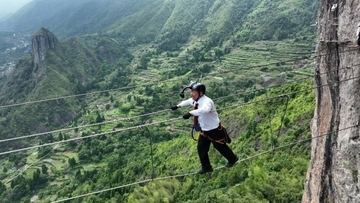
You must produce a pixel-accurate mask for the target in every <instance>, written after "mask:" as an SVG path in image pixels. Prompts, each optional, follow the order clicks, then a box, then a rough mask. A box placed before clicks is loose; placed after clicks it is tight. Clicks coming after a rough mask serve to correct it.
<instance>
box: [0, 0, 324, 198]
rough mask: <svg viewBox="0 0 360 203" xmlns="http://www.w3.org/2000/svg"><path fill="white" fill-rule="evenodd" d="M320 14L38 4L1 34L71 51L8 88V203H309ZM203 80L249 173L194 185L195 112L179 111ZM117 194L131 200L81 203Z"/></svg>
mask: <svg viewBox="0 0 360 203" xmlns="http://www.w3.org/2000/svg"><path fill="white" fill-rule="evenodd" d="M60 2H61V3H60ZM317 6H318V2H311V1H307V0H297V1H292V0H287V1H268V0H255V1H254V0H251V1H250V0H232V1H228V2H226V1H220V0H211V1H205V0H197V1H190V0H186V1H184V0H182V1H178V0H170V1H160V0H143V1H127V0H117V1H115V0H104V1H91V0H86V1H85V0H83V1H76V3H74V2H71V1H55V0H52V1H43V0H34V1H33V2H31V3H30V4H28V5H27V6H26V7H24V8H23V9H22V10H20V11H19V12H17V13H16V14H15V15H14V16H12V17H11V18H9V19H7V20H5V21H3V22H1V25H0V26H1V28H6V29H13V30H19V31H22V32H32V33H35V32H36V31H37V30H38V29H39V27H46V28H47V29H48V30H50V31H51V32H53V33H54V34H55V35H56V36H59V39H61V40H60V42H58V43H57V45H56V46H55V47H54V48H51V49H49V50H48V51H47V52H46V56H45V58H44V61H43V62H42V65H41V66H39V67H37V66H36V65H34V56H35V51H34V50H36V49H33V50H32V51H31V52H30V53H28V54H26V55H25V56H24V57H23V58H22V59H21V60H19V61H18V62H17V64H16V67H15V68H14V70H13V71H12V72H11V74H9V75H5V76H3V77H1V80H0V84H1V87H0V115H1V119H0V125H1V126H0V140H4V139H10V140H11V141H0V145H1V150H0V156H1V162H2V168H1V169H2V173H1V174H0V176H1V180H2V182H1V183H0V198H1V202H22V201H25V202H28V201H29V200H30V199H32V200H33V201H34V202H52V201H56V200H59V201H60V200H62V199H66V198H72V197H74V199H71V200H69V202H231V201H234V202H299V201H300V200H301V195H302V191H303V182H304V181H305V173H306V169H307V166H308V164H309V163H308V160H309V154H310V144H309V143H308V142H300V144H296V143H297V142H299V141H301V140H304V139H308V138H309V137H310V132H309V127H308V126H309V122H310V119H311V117H312V113H313V111H314V96H313V93H312V90H313V89H312V84H311V77H312V68H313V66H314V64H313V61H312V60H311V56H312V52H313V49H314V40H315V31H316V30H315V28H314V27H312V26H310V24H309V22H315V21H316V19H315V17H316V10H317ZM50 11H51V12H50ZM36 13H39V15H35V14H36ZM4 46H7V45H4ZM199 78H202V79H201V81H202V82H203V83H204V84H206V86H207V92H208V95H209V96H210V97H212V98H213V99H214V100H215V103H216V105H217V108H218V109H219V112H220V117H221V120H222V122H223V123H224V124H225V126H227V127H228V130H229V132H230V135H231V136H232V138H233V142H232V143H231V147H232V148H233V149H234V151H235V152H236V153H237V154H238V155H239V157H240V159H241V161H240V162H239V163H238V164H237V165H235V166H234V167H233V168H230V169H219V170H215V171H214V172H213V173H212V174H208V175H205V176H195V175H192V174H191V173H192V172H194V171H197V169H198V167H199V163H198V158H197V154H196V143H195V142H193V140H192V138H191V136H189V134H190V131H189V129H190V128H189V123H188V122H187V121H183V120H182V119H180V118H181V115H182V114H183V113H185V112H186V111H187V110H185V109H184V110H180V111H176V112H170V110H167V109H169V107H170V106H172V105H174V104H176V103H178V102H179V101H180V98H179V96H178V93H179V91H180V90H181V86H182V85H183V84H187V83H188V82H189V81H190V80H197V79H199ZM280 95H281V96H280ZM59 129H60V130H59ZM24 136H25V137H24ZM12 150H19V152H11V151H12ZM10 152H11V153H10ZM210 157H211V161H212V163H213V165H214V167H220V166H223V165H224V164H225V160H224V159H223V158H222V157H221V155H219V154H218V153H217V152H216V151H215V150H214V149H211V150H210ZM20 171H22V172H20ZM188 173H190V174H188ZM179 174H183V175H181V176H179V177H177V178H176V177H174V176H177V175H179ZM187 174H188V175H187ZM152 180H153V181H152ZM138 181H143V182H144V183H141V184H133V185H131V186H126V187H119V186H121V185H126V184H129V183H133V182H138ZM107 188H117V189H113V190H109V191H106V192H105V191H104V192H100V193H99V194H96V195H89V196H84V197H82V198H77V197H76V196H78V195H81V194H87V193H91V192H93V191H101V190H103V189H107Z"/></svg>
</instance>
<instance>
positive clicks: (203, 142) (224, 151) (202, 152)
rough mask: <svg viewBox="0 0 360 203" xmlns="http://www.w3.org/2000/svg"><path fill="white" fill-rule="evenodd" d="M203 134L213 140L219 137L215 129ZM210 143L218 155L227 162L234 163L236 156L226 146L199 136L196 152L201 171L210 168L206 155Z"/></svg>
mask: <svg viewBox="0 0 360 203" xmlns="http://www.w3.org/2000/svg"><path fill="white" fill-rule="evenodd" d="M204 133H205V134H206V135H207V136H208V137H210V138H211V139H213V140H217V139H218V137H219V136H221V135H219V134H218V130H217V129H215V130H211V131H206V132H204ZM211 143H212V144H213V146H214V147H215V149H216V150H217V151H219V152H220V154H221V155H223V156H224V157H225V158H226V159H227V160H228V161H229V162H234V161H235V160H236V155H235V154H234V152H233V151H232V150H231V149H230V147H229V146H228V145H226V144H220V143H217V142H215V141H210V140H209V139H207V138H206V137H204V136H202V135H200V136H199V139H198V144H197V150H198V154H199V158H200V162H201V166H202V168H203V169H210V168H211V167H212V166H211V164H210V160H209V155H208V152H209V149H210V144H211Z"/></svg>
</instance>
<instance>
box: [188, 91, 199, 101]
mask: <svg viewBox="0 0 360 203" xmlns="http://www.w3.org/2000/svg"><path fill="white" fill-rule="evenodd" d="M190 95H191V98H192V99H193V100H197V99H198V98H199V96H200V94H199V92H198V91H195V90H191V92H190Z"/></svg>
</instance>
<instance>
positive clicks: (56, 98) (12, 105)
mask: <svg viewBox="0 0 360 203" xmlns="http://www.w3.org/2000/svg"><path fill="white" fill-rule="evenodd" d="M357 50H358V49H357V48H355V49H349V50H345V51H341V52H337V53H336V54H339V53H346V52H351V51H357ZM333 54H335V53H327V54H319V55H316V56H313V58H317V57H322V56H327V55H333ZM298 60H303V59H302V58H297V59H291V60H286V61H278V62H272V63H267V64H262V65H254V66H249V67H248V68H260V67H264V66H269V65H276V64H279V63H288V62H295V61H298ZM230 72H233V71H230ZM173 79H174V78H172V79H168V80H163V81H161V80H160V81H156V82H151V83H147V84H141V85H133V86H128V87H121V88H115V89H110V90H103V91H94V92H89V93H83V94H75V95H67V96H60V97H54V98H48V99H42V100H36V101H28V102H23V103H16V104H8V105H0V109H2V108H8V107H15V106H22V105H28V104H35V103H41V102H48V101H54V100H59V99H67V98H73V97H80V96H86V95H89V94H98V93H104V92H110V91H117V90H124V89H130V88H135V87H139V86H147V85H155V84H157V83H159V82H166V81H170V80H173Z"/></svg>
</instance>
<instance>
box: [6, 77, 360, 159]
mask: <svg viewBox="0 0 360 203" xmlns="http://www.w3.org/2000/svg"><path fill="white" fill-rule="evenodd" d="M357 78H360V76H357V77H352V78H348V79H344V80H340V81H338V82H345V81H349V80H354V79H357ZM330 84H332V83H327V84H324V85H319V86H315V87H311V88H308V89H305V90H299V91H293V92H290V93H287V94H280V95H276V96H274V97H270V98H267V99H260V100H256V101H252V102H246V103H241V104H236V105H231V106H228V107H223V108H220V109H218V110H224V109H228V108H234V107H239V106H245V105H249V104H253V103H258V102H262V101H267V100H272V99H275V98H279V97H286V96H289V95H293V94H297V93H300V92H306V91H309V90H313V89H317V88H322V87H326V86H329V85H330ZM257 91H259V90H257ZM225 97H228V96H225ZM167 111H170V109H165V110H161V111H157V112H152V113H147V114H144V115H138V116H133V117H129V118H122V119H117V120H112V121H106V122H102V123H96V124H89V125H84V126H79V127H71V128H65V129H58V130H54V131H50V132H43V133H37V134H31V135H25V136H20V137H14V138H8V139H3V140H0V143H2V142H8V141H13V140H19V139H25V138H30V137H36V136H40V135H45V134H49V133H56V132H60V131H65V130H73V129H76V128H83V127H91V126H97V125H102V124H106V123H114V122H117V121H128V120H132V118H138V117H142V116H148V115H154V114H158V113H163V112H167ZM68 140H69V139H68ZM13 151H14V150H13ZM0 155H2V153H0Z"/></svg>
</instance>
